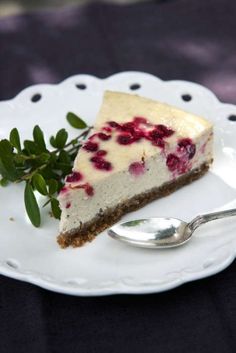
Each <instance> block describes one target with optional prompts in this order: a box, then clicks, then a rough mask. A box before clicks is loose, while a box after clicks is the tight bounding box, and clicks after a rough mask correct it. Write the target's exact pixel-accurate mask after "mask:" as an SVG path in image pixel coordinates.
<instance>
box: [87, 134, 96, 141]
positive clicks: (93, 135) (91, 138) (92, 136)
mask: <svg viewBox="0 0 236 353" xmlns="http://www.w3.org/2000/svg"><path fill="white" fill-rule="evenodd" d="M97 135H98V134H92V135H91V136H89V138H88V139H89V140H93V139H94V137H96V136H97Z"/></svg>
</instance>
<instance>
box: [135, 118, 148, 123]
mask: <svg viewBox="0 0 236 353" xmlns="http://www.w3.org/2000/svg"><path fill="white" fill-rule="evenodd" d="M134 123H136V124H147V119H145V118H142V117H140V116H136V117H135V118H134Z"/></svg>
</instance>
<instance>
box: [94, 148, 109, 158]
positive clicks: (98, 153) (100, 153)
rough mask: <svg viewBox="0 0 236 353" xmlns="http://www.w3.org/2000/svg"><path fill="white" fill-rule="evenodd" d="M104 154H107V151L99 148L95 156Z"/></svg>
mask: <svg viewBox="0 0 236 353" xmlns="http://www.w3.org/2000/svg"><path fill="white" fill-rule="evenodd" d="M106 154H107V152H106V151H104V150H99V151H97V152H96V156H98V157H103V156H105V155H106Z"/></svg>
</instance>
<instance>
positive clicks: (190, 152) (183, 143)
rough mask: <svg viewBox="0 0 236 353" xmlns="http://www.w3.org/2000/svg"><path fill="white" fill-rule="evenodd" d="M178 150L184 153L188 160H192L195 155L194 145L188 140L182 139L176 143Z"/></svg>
mask: <svg viewBox="0 0 236 353" xmlns="http://www.w3.org/2000/svg"><path fill="white" fill-rule="evenodd" d="M178 150H179V152H184V153H186V154H187V156H188V158H189V159H192V158H193V157H194V155H195V153H196V145H195V144H194V143H193V142H192V140H191V139H190V138H184V139H181V140H180V141H179V142H178Z"/></svg>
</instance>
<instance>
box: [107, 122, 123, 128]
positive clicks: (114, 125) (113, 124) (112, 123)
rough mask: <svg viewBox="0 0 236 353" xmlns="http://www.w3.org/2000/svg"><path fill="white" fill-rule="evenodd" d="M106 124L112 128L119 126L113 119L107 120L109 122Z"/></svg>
mask: <svg viewBox="0 0 236 353" xmlns="http://www.w3.org/2000/svg"><path fill="white" fill-rule="evenodd" d="M108 125H109V126H110V127H113V128H118V127H120V125H119V124H118V123H116V122H115V121H109V122H108Z"/></svg>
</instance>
